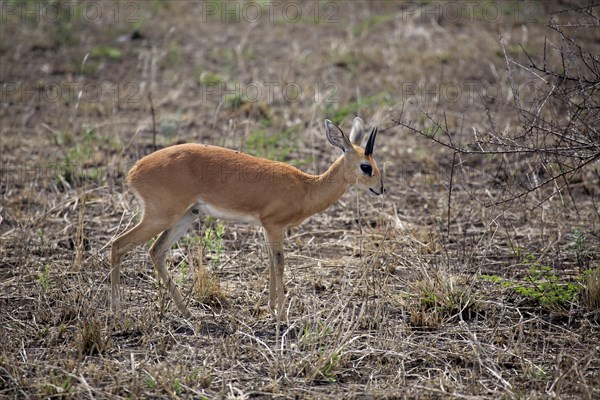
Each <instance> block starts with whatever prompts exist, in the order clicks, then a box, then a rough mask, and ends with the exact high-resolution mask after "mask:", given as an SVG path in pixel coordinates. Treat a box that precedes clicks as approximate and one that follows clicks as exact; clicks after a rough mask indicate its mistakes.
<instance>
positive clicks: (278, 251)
mask: <svg viewBox="0 0 600 400" xmlns="http://www.w3.org/2000/svg"><path fill="white" fill-rule="evenodd" d="M265 237H266V239H267V243H268V245H269V256H270V260H271V265H270V268H269V308H270V309H271V312H274V313H275V315H276V317H277V318H278V319H279V321H282V322H286V321H287V316H286V315H285V312H284V309H285V286H284V283H283V270H284V255H283V229H280V228H271V229H268V228H266V227H265ZM275 304H277V306H275Z"/></svg>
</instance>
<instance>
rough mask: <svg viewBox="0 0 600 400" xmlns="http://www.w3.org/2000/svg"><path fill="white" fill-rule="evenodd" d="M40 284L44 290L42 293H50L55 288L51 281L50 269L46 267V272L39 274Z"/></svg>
mask: <svg viewBox="0 0 600 400" xmlns="http://www.w3.org/2000/svg"><path fill="white" fill-rule="evenodd" d="M38 283H39V285H40V287H41V288H42V292H44V293H48V292H49V291H50V290H51V289H52V287H53V286H54V285H53V283H52V280H51V279H50V267H49V266H47V265H45V266H44V270H43V271H42V272H40V273H38Z"/></svg>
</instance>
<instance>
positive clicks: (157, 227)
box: [110, 217, 168, 313]
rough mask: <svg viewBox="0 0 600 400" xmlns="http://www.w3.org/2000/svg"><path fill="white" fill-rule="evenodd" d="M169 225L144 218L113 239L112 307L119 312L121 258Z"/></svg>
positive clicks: (111, 263) (111, 258) (111, 262)
mask: <svg viewBox="0 0 600 400" xmlns="http://www.w3.org/2000/svg"><path fill="white" fill-rule="evenodd" d="M167 227H168V226H167V225H166V224H164V223H160V222H159V221H148V220H146V219H145V218H143V217H142V220H141V221H140V223H139V224H137V225H136V226H135V227H133V228H132V229H130V230H129V231H127V232H125V233H123V234H122V235H120V236H119V237H118V238H116V239H115V240H114V241H113V244H112V249H111V255H110V265H111V271H110V287H111V309H112V310H113V312H115V313H118V312H120V309H121V288H120V284H121V271H120V268H121V260H122V259H123V256H124V255H125V254H127V252H129V251H130V250H131V249H132V248H134V247H136V246H138V245H140V244H143V243H145V242H146V241H148V240H150V239H152V238H153V237H154V236H156V235H158V234H159V233H160V232H162V231H163V230H165V229H166V228H167Z"/></svg>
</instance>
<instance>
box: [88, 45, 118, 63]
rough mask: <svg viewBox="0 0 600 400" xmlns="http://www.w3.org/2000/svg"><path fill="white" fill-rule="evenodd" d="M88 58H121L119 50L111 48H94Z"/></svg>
mask: <svg viewBox="0 0 600 400" xmlns="http://www.w3.org/2000/svg"><path fill="white" fill-rule="evenodd" d="M90 57H92V58H101V59H109V60H119V59H120V58H121V50H119V49H117V48H116V47H112V46H99V47H94V48H93V49H92V50H91V51H90Z"/></svg>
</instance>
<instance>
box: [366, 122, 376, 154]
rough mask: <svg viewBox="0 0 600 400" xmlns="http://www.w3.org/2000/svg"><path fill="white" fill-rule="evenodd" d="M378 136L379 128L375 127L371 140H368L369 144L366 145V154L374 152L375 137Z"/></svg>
mask: <svg viewBox="0 0 600 400" xmlns="http://www.w3.org/2000/svg"><path fill="white" fill-rule="evenodd" d="M376 137H377V128H373V130H372V131H371V135H370V136H369V140H368V141H367V145H366V146H365V156H370V155H371V154H373V147H374V146H375V138H376Z"/></svg>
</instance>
